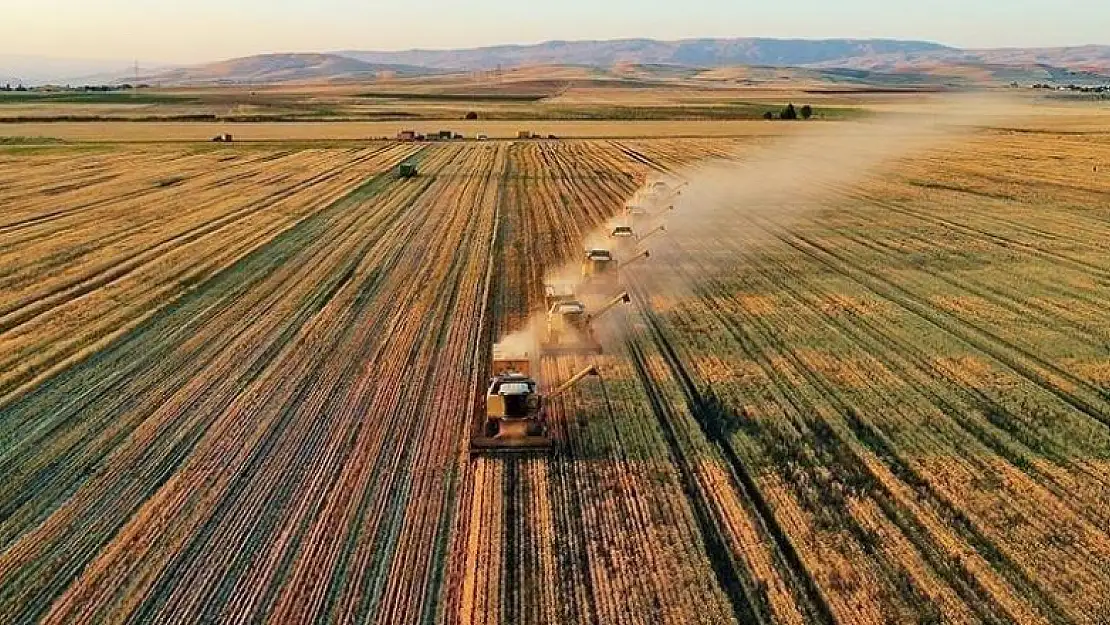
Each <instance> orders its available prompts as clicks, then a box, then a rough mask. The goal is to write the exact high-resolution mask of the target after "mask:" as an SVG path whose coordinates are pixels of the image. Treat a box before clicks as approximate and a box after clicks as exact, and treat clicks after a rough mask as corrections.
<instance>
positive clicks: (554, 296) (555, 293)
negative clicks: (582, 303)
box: [543, 282, 578, 310]
mask: <svg viewBox="0 0 1110 625" xmlns="http://www.w3.org/2000/svg"><path fill="white" fill-rule="evenodd" d="M543 297H544V303H545V304H546V305H547V309H548V310H551V307H552V306H554V305H555V304H557V303H559V302H566V301H574V300H576V299H577V297H578V296H577V295H575V293H574V285H573V284H571V283H569V282H554V283H549V284H545V285H544V293H543Z"/></svg>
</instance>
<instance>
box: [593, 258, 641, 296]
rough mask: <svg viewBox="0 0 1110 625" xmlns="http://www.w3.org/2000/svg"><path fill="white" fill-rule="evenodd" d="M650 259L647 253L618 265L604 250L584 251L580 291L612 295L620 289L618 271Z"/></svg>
mask: <svg viewBox="0 0 1110 625" xmlns="http://www.w3.org/2000/svg"><path fill="white" fill-rule="evenodd" d="M647 258H651V253H650V252H648V251H643V252H640V253H639V254H637V255H635V256H633V257H632V258H629V259H628V260H626V261H624V262H620V263H618V262H617V260H616V259H615V258H614V257H613V253H612V252H611V251H609V250H607V249H604V248H594V249H591V250H587V251H586V258H585V260H583V261H582V285H581V287H580V291H581V292H583V293H588V294H605V293H612V292H613V291H616V290H617V289H619V288H620V271H621V270H623V269H625V268H626V267H628V266H629V265H631V264H633V263H636V262H639V261H641V260H645V259H647Z"/></svg>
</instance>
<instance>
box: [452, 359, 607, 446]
mask: <svg viewBox="0 0 1110 625" xmlns="http://www.w3.org/2000/svg"><path fill="white" fill-rule="evenodd" d="M531 368H532V363H531V360H530V359H529V358H528V357H527V355H523V357H518V356H513V357H504V356H501V355H499V354H497V353H496V352H495V353H494V356H493V374H494V377H493V378H492V379H491V380H490V386H489V390H488V391H487V392H486V418H485V420H484V422H483V423H482V431H481V432H480V433H479V434H478V435H476V436H474V437H472V438H471V439H470V455H471V456H477V455H482V454H490V455H503V454H517V453H528V452H535V451H546V450H549V449H551V447H552V446H553V442H552V440H551V437H550V436H549V435H548V430H547V422H546V418H545V416H546V415H545V413H544V403H545V401H546V400H550V399H553V398H555V397H558V396H560V395H562V394H563V393H566V392H567V391H569V390H570V389H571V388H573V387H574V385H576V384H578V383H579V382H581V381H582V380H584V379H586V378H587V377H589V376H591V375H600V373H599V372H598V370H597V367H596V366H594V365H590V366H589V367H586V368H585V369H583V370H581V371H579V372H578V373H577V374H575V375H574V377H572V378H570V379H569V380H567V381H566V382H563V383H562V384H561V385H560V386H559V387H558V388H556V389H555V390H553V391H551V392H550V393H547V394H546V395H542V394H540V392H539V384H537V383H536V380H535V379H534V378H533V377H532V375H531Z"/></svg>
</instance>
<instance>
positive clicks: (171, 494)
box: [0, 132, 1110, 625]
mask: <svg viewBox="0 0 1110 625" xmlns="http://www.w3.org/2000/svg"><path fill="white" fill-rule="evenodd" d="M750 141H751V140H738V139H699V140H693V139H690V140H678V139H666V140H614V141H563V142H517V143H510V142H499V143H488V144H480V143H466V144H463V143H456V144H441V145H435V146H430V147H424V148H421V147H416V146H411V145H407V146H406V145H391V144H381V145H376V146H367V147H359V148H352V149H345V150H340V149H318V150H303V149H282V148H280V147H276V146H275V147H272V148H259V147H252V148H250V149H245V148H243V147H240V146H235V147H234V148H230V147H226V148H225V147H222V148H219V149H203V150H201V149H189V148H182V147H158V146H150V147H142V148H116V149H109V150H100V151H95V152H73V151H71V150H70V149H68V148H51V149H43V150H36V151H34V152H30V153H18V154H17V153H11V154H6V155H5V154H3V153H0V207H2V208H0V295H2V297H0V306H2V308H0V345H3V350H2V351H0V359H2V360H0V362H3V365H2V366H0V389H2V391H3V398H2V399H0V621H2V622H5V623H8V622H10V623H23V622H35V621H42V622H48V623H67V622H167V621H172V622H272V623H308V622H352V623H353V622H380V623H416V622H425V623H458V624H467V625H469V624H474V623H554V622H568V623H575V622H581V623H660V622H666V623H729V622H742V623H795V624H802V623H876V624H879V623H939V622H955V623H998V624H1003V623H1015V622H1016V623H1046V624H1060V623H1087V624H1097V623H1104V622H1107V621H1108V620H1110V599H1108V597H1110V569H1108V568H1107V567H1106V562H1108V561H1110V534H1108V529H1107V528H1108V527H1110V506H1108V505H1107V501H1110V374H1108V370H1110V351H1108V338H1110V315H1107V314H1106V308H1107V307H1106V304H1107V302H1108V301H1110V255H1107V254H1106V251H1105V245H1106V241H1107V236H1108V235H1110V208H1108V203H1107V198H1108V197H1110V168H1106V171H1105V172H1102V171H1101V170H1102V169H1103V168H1102V167H1099V170H1100V171H1099V172H1095V171H1093V168H1094V167H1095V165H1096V164H1099V163H1102V162H1105V161H1106V160H1107V157H1108V156H1110V145H1108V144H1106V143H1104V142H1103V143H1100V142H1098V141H1096V140H1092V139H1090V138H1085V137H1076V136H1070V135H1046V134H1044V133H1040V134H1038V135H1036V136H1033V135H1021V134H1019V135H1012V134H1006V133H999V132H991V133H987V134H985V135H980V136H977V137H975V138H973V139H969V140H963V141H960V142H954V143H952V144H951V145H946V146H944V147H938V148H936V149H934V150H932V151H931V152H929V153H928V154H927V155H925V156H924V157H922V158H920V159H916V160H912V161H906V162H903V163H900V164H898V165H897V166H895V167H892V168H890V169H889V171H887V172H886V173H885V175H883V176H881V177H878V178H876V179H873V180H870V181H868V182H866V183H863V184H859V185H851V186H848V185H844V186H843V187H840V186H837V185H831V187H830V188H829V189H827V194H826V196H827V198H828V199H827V202H826V205H824V206H823V207H822V208H821V210H817V211H814V212H811V213H806V214H805V215H804V216H803V215H799V216H797V217H796V218H794V219H791V220H790V221H788V222H784V221H780V220H776V219H775V218H774V217H773V213H767V212H739V213H735V214H733V213H723V214H721V213H718V214H714V215H711V216H710V218H709V219H708V221H702V222H701V223H700V224H699V225H698V226H697V227H686V228H684V227H682V224H681V221H679V220H680V219H681V216H680V215H676V216H675V218H674V219H675V224H674V227H672V228H671V232H670V233H669V235H668V236H667V237H665V238H659V239H656V240H655V241H656V242H655V243H653V244H652V245H651V247H652V251H653V252H654V256H653V259H652V260H651V261H650V262H649V263H646V264H643V265H641V266H640V267H639V268H637V269H636V270H634V271H631V272H630V273H629V274H628V277H627V288H629V289H630V290H631V292H632V294H633V297H634V301H633V306H632V307H631V308H630V309H628V310H626V311H625V312H623V313H622V314H620V315H618V316H615V317H613V318H611V319H610V320H609V321H608V322H607V323H606V327H605V328H603V335H604V336H606V337H607V339H606V347H607V353H606V355H605V356H602V357H599V358H598V359H597V360H598V361H599V364H600V365H601V366H602V370H603V376H602V379H601V380H600V381H599V380H590V381H587V382H586V383H584V384H583V385H581V386H579V387H577V389H576V390H575V391H573V392H572V393H571V394H569V395H568V396H566V397H565V398H564V399H561V400H559V401H557V402H556V403H555V404H554V405H553V406H552V414H551V416H550V418H551V422H552V426H553V429H554V431H555V433H556V435H557V437H558V438H559V439H560V440H561V441H563V447H564V448H563V450H562V452H561V453H560V454H559V455H558V456H556V457H552V458H522V459H490V458H482V459H477V460H474V461H471V460H469V459H468V457H467V455H466V453H465V448H466V439H467V437H468V435H469V432H470V430H471V419H472V418H473V410H474V408H475V407H476V406H478V405H479V404H480V402H481V401H482V398H481V397H480V394H481V392H482V391H481V390H480V388H479V387H481V386H482V385H483V383H484V381H485V378H486V375H487V373H488V366H489V363H488V358H489V351H490V346H491V344H492V343H493V342H494V341H495V340H496V339H497V338H498V337H499V336H501V335H502V334H504V333H507V332H510V331H512V330H515V329H518V328H519V327H520V326H521V325H522V324H523V323H524V322H525V320H526V319H527V318H528V317H529V316H530V315H531V314H532V313H534V312H535V311H537V310H539V309H540V308H541V307H542V301H543V297H542V295H543V290H542V278H543V276H544V273H545V271H547V270H548V269H550V268H552V267H556V266H558V265H560V264H562V263H564V262H566V261H567V260H573V259H575V258H577V256H578V255H579V254H580V252H581V245H582V243H581V242H582V241H583V240H584V238H586V237H587V236H588V235H589V233H591V232H592V231H594V230H595V229H596V228H597V227H598V226H600V225H601V224H603V223H604V222H605V221H606V220H607V219H608V218H609V217H610V216H611V215H612V214H614V213H616V212H617V211H619V209H620V208H621V206H622V205H623V203H624V201H625V200H626V199H627V198H628V197H629V196H631V195H632V193H633V192H634V191H635V190H636V189H637V187H638V186H639V185H640V184H641V183H642V182H643V180H644V179H645V177H646V176H649V175H652V174H653V173H654V172H668V171H680V170H682V167H684V166H686V165H689V164H691V163H697V162H698V161H701V160H703V159H706V158H711V157H717V156H723V155H727V154H729V153H733V152H736V151H740V152H741V153H743V151H744V149H745V147H746V145H747V143H748V142H750ZM407 157H414V158H416V159H418V160H419V161H420V164H421V174H422V175H421V176H420V177H419V178H416V179H413V180H409V181H400V180H397V179H396V178H394V177H393V176H392V175H391V174H390V173H389V172H390V168H391V167H392V166H394V165H396V164H397V163H398V162H400V161H401V160H402V159H404V158H407ZM769 215H772V216H769ZM707 232H708V233H710V234H709V235H706V233H707ZM665 283H678V284H681V285H683V286H682V289H680V290H677V291H673V292H661V291H659V290H658V289H657V285H658V284H665ZM585 364H586V361H585V360H584V359H576V358H574V357H563V358H548V359H545V360H544V362H543V363H542V372H543V380H544V382H545V383H548V384H553V383H556V382H558V381H559V380H562V379H565V378H566V377H568V376H569V375H571V373H572V372H573V371H574V370H576V369H577V368H580V366H582V365H585Z"/></svg>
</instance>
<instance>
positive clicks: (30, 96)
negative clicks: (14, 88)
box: [0, 91, 201, 105]
mask: <svg viewBox="0 0 1110 625" xmlns="http://www.w3.org/2000/svg"><path fill="white" fill-rule="evenodd" d="M200 102H201V100H199V99H197V98H193V97H188V96H178V95H170V94H164V93H142V92H132V91H106V92H105V91H88V92H82V91H62V92H57V93H37V92H30V91H26V92H24V91H18V92H4V93H0V105H4V104H39V103H43V104H49V103H55V104H198V103H200Z"/></svg>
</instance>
